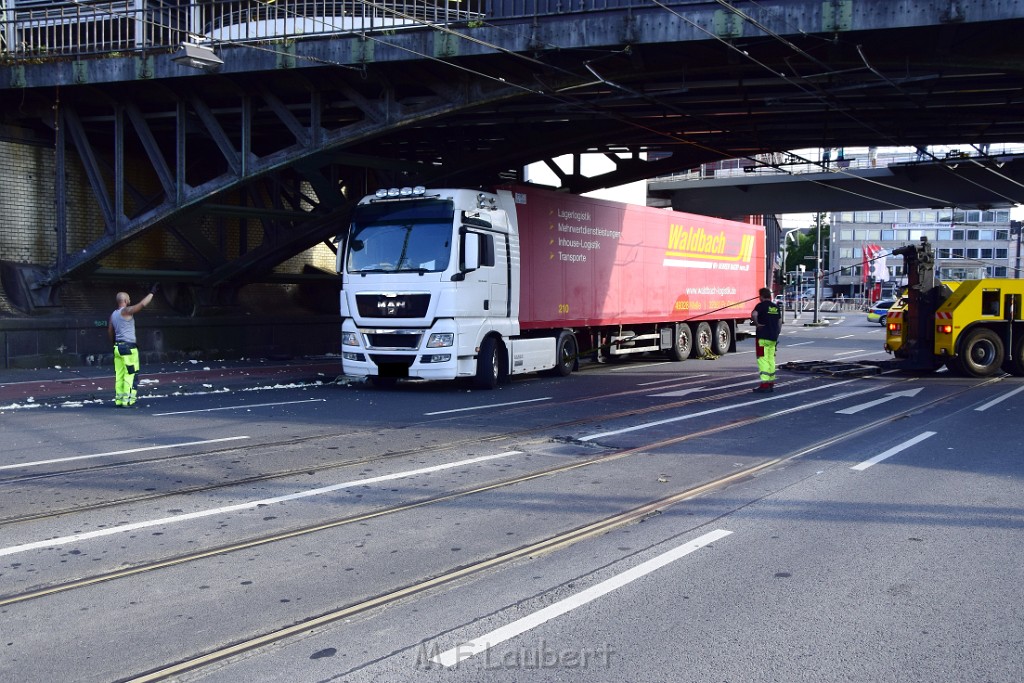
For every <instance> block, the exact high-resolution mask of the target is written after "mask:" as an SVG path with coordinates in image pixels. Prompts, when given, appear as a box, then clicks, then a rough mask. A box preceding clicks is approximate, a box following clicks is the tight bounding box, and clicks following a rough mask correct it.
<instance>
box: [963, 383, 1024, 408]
mask: <svg viewBox="0 0 1024 683" xmlns="http://www.w3.org/2000/svg"><path fill="white" fill-rule="evenodd" d="M1022 391H1024V387H1017V388H1016V389H1014V390H1013V391H1010V392H1007V393H1005V394H1003V395H1002V396H1000V397H999V398H994V399H992V400H991V401H989V402H988V403H986V404H984V405H980V406H978V407H977V408H975V410H988V409H989V408H991V407H992V406H994V405H997V404H999V403H1002V402H1003V401H1005V400H1006V399H1008V398H1010V397H1011V396H1015V395H1017V394H1019V393H1020V392H1022Z"/></svg>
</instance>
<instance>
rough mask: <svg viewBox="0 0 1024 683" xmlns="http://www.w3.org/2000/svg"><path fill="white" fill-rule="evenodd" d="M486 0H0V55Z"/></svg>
mask: <svg viewBox="0 0 1024 683" xmlns="http://www.w3.org/2000/svg"><path fill="white" fill-rule="evenodd" d="M487 4H488V2H487V0H465V1H461V0H436V1H429V0H403V1H402V2H388V1H383V2H360V1H359V0H209V1H204V2H194V3H189V2H182V1H180V0H80V1H78V2H74V1H72V2H53V1H51V0H0V16H2V20H0V58H2V59H4V60H5V61H8V62H16V61H19V60H25V59H36V60H38V59H45V58H47V57H68V56H75V57H77V56H88V55H94V56H95V55H109V54H111V53H118V52H137V51H143V50H160V49H167V50H169V49H173V48H175V47H177V46H179V45H180V44H181V43H183V42H193V43H199V44H215V43H225V42H237V43H243V42H253V41H267V40H295V39H300V38H305V37H315V36H323V35H332V34H345V33H362V32H373V31H385V30H386V31H396V30H402V29H410V28H420V27H423V26H424V25H425V24H428V23H429V24H440V25H451V24H458V23H468V22H472V21H480V20H482V19H483V18H484V17H486V16H487V11H486V10H487V8H486V7H485V5H487ZM533 4H536V3H535V2H534V3H533ZM567 4H568V3H567ZM581 4H582V3H581Z"/></svg>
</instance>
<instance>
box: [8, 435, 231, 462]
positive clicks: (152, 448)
mask: <svg viewBox="0 0 1024 683" xmlns="http://www.w3.org/2000/svg"><path fill="white" fill-rule="evenodd" d="M248 438H250V437H248V436H225V437H224V438H222V439H205V440H203V441H184V442H182V443H169V444H164V445H162V446H142V447H140V448H128V449H126V450H123V451H110V452H108V453H93V454H92V455H72V456H69V457H67V458H51V459H49V460H33V461H32V462H18V463H14V464H13V465H0V470H15V469H20V468H22V467H36V466H38V465H52V464H53V463H57V462H73V461H75V460H89V459H91V458H109V457H110V456H112V455H127V454H129V453H144V452H146V451H159V450H163V449H165V448H184V447H185V446H205V445H207V444H211V443H223V442H225V441H237V440H238V439H248Z"/></svg>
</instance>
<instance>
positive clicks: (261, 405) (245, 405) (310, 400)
mask: <svg viewBox="0 0 1024 683" xmlns="http://www.w3.org/2000/svg"><path fill="white" fill-rule="evenodd" d="M326 401H327V399H326V398H305V399H302V400H301V401H279V402H277V403H240V404H239V405H236V406H221V407H219V408H201V409H198V410H176V411H174V412H173V413H153V417H163V416H165V415H188V414H189V413H213V412H216V411H218V410H241V409H242V408H266V407H268V406H290V405H293V404H295V403H317V402H326Z"/></svg>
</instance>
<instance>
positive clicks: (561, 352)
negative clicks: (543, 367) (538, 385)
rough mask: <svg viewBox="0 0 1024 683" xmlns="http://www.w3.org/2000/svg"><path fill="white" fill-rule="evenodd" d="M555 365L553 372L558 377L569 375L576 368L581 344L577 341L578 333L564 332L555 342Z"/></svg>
mask: <svg viewBox="0 0 1024 683" xmlns="http://www.w3.org/2000/svg"><path fill="white" fill-rule="evenodd" d="M555 353H556V356H555V358H556V359H557V360H556V361H555V367H554V368H553V369H552V370H551V374H553V375H557V376H558V377H568V376H569V375H571V374H572V371H573V370H575V369H576V361H577V358H578V356H579V345H578V344H577V343H576V335H575V334H573V333H572V332H562V333H561V334H559V335H558V341H557V342H555Z"/></svg>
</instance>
